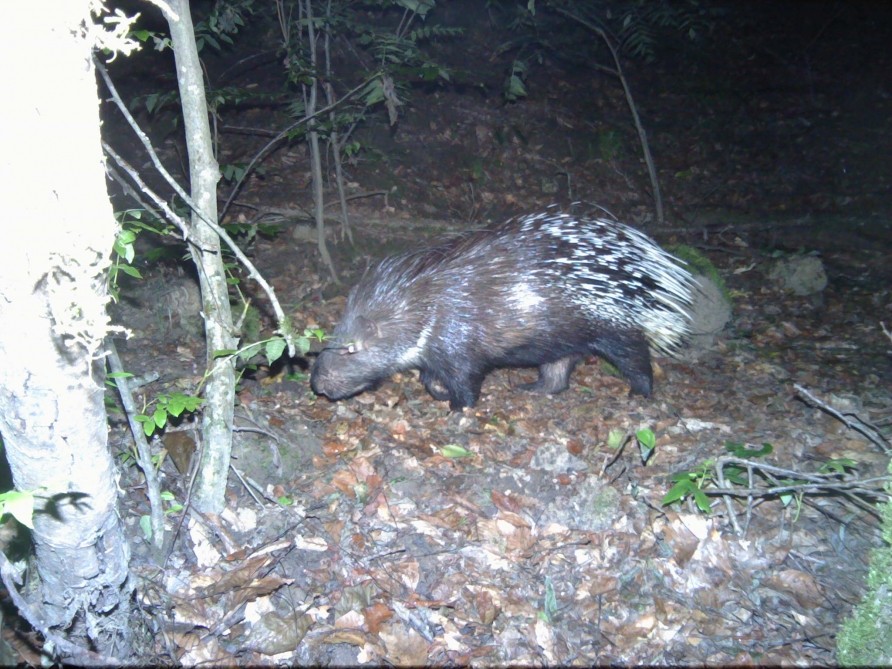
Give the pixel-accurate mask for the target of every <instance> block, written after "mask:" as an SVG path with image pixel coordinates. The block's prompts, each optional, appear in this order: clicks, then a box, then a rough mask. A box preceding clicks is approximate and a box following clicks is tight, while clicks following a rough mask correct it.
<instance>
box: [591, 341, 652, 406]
mask: <svg viewBox="0 0 892 669" xmlns="http://www.w3.org/2000/svg"><path fill="white" fill-rule="evenodd" d="M591 350H592V352H593V353H595V354H597V355H599V356H601V357H602V358H604V359H605V360H607V362H609V363H611V364H612V365H614V366H615V367H616V368H617V369H618V370H619V371H620V373H621V374H622V375H623V376H624V377H625V378H626V380H627V381H628V382H629V385H630V389H629V395H643V396H644V397H650V395H651V393H652V392H653V385H654V376H653V368H652V367H651V364H650V346H649V345H648V343H647V339H645V337H644V335H643V334H642V333H641V332H636V331H623V330H618V331H614V332H608V333H602V335H601V336H600V337H598V339H597V340H596V341H594V342H592V344H591Z"/></svg>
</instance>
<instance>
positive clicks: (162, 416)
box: [152, 407, 176, 427]
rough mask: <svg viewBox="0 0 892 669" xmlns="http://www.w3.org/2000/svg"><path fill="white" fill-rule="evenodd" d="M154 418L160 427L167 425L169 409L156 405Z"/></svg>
mask: <svg viewBox="0 0 892 669" xmlns="http://www.w3.org/2000/svg"><path fill="white" fill-rule="evenodd" d="M174 416H176V414H174ZM152 420H153V421H155V425H157V426H158V427H164V426H165V425H167V411H165V410H164V409H163V408H162V407H156V408H155V413H153V414H152Z"/></svg>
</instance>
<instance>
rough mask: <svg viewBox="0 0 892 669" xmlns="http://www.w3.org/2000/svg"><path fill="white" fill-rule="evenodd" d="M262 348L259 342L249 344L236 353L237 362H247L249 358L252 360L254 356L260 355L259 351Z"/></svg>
mask: <svg viewBox="0 0 892 669" xmlns="http://www.w3.org/2000/svg"><path fill="white" fill-rule="evenodd" d="M262 347H263V344H262V343H260V342H256V343H254V344H249V345H248V346H245V347H244V348H243V349H241V350H240V351H239V352H238V357H239V360H241V361H242V362H248V361H249V360H250V359H251V358H253V357H254V356H255V355H257V354H258V353H260V349H261V348H262Z"/></svg>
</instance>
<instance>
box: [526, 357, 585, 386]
mask: <svg viewBox="0 0 892 669" xmlns="http://www.w3.org/2000/svg"><path fill="white" fill-rule="evenodd" d="M580 360H582V356H581V355H568V356H566V357H564V358H561V359H560V360H555V361H554V362H546V363H545V364H543V365H539V378H538V379H537V380H535V381H533V382H532V383H521V384H519V385H518V386H517V387H518V388H520V389H521V390H530V391H533V392H537V393H548V394H549V395H556V394H557V393H560V392H563V391H565V390H566V389H567V386H569V385H570V374H572V373H573V369H574V368H575V367H576V365H577V364H578V363H579V361H580Z"/></svg>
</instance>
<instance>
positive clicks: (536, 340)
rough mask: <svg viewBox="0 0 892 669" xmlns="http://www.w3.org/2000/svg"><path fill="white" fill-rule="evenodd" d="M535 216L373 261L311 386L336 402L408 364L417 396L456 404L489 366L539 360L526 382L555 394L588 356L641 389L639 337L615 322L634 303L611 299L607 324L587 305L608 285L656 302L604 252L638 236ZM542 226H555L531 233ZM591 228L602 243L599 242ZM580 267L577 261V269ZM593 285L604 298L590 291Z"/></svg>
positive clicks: (644, 367)
mask: <svg viewBox="0 0 892 669" xmlns="http://www.w3.org/2000/svg"><path fill="white" fill-rule="evenodd" d="M539 217H540V218H541V221H540V218H536V217H526V218H524V219H512V220H510V221H508V222H506V223H503V224H501V225H498V226H495V227H492V228H488V229H485V230H481V231H478V232H475V233H471V234H467V235H464V236H462V237H459V238H457V239H453V240H450V241H447V242H445V243H443V244H441V245H439V246H436V247H434V248H431V249H428V250H425V251H420V252H416V253H410V254H404V255H401V256H395V257H392V258H388V259H385V260H384V261H382V262H381V263H380V264H379V265H378V266H377V267H375V268H374V269H373V270H372V271H371V272H370V273H369V274H368V275H367V276H365V277H364V278H363V279H362V280H361V281H360V282H359V283H358V284H357V285H356V286H355V287H354V288H353V290H352V291H351V292H350V296H349V298H348V300H347V308H346V310H345V313H344V316H343V318H342V320H341V322H340V323H339V325H338V326H337V328H335V331H334V337H333V341H332V343H331V345H330V346H329V347H328V348H326V349H325V350H324V351H322V352H321V353H320V354H319V357H318V358H317V360H316V364H315V365H314V366H313V371H312V375H311V385H312V388H313V391H314V392H316V393H317V394H320V395H325V396H327V397H329V398H330V399H332V400H338V399H342V398H345V397H350V396H352V395H356V394H358V393H360V392H362V391H364V390H368V389H370V388H373V387H374V386H376V385H377V384H378V383H380V382H381V381H383V380H384V379H387V378H388V377H390V376H391V375H392V374H394V373H396V372H399V371H405V370H408V369H418V370H420V371H421V380H422V382H423V383H424V385H425V387H426V388H427V390H428V392H430V394H431V395H432V396H433V397H434V398H436V399H439V400H446V399H448V400H449V406H450V408H451V409H453V410H459V409H461V408H463V407H467V406H473V405H474V404H475V403H476V402H477V399H478V398H479V396H480V387H481V384H482V383H483V379H484V377H485V376H486V375H487V373H489V372H490V371H491V370H493V369H496V368H501V367H539V379H538V381H536V382H535V383H532V384H528V386H527V388H528V389H531V390H537V391H540V392H546V393H558V392H561V391H562V390H564V389H566V388H567V385H568V383H569V378H570V374H571V373H572V371H573V369H574V367H575V366H576V364H577V363H578V362H579V361H580V360H581V359H582V358H583V357H585V356H587V355H589V354H592V353H594V354H596V355H599V356H602V357H604V358H606V359H607V360H609V361H610V362H611V363H613V364H614V365H615V366H616V367H617V368H618V369H619V370H620V372H621V373H622V374H623V375H624V376H625V377H626V378H627V379H628V380H629V383H630V385H631V392H632V393H635V394H640V395H645V396H648V395H650V394H651V391H652V389H653V375H652V371H651V362H650V352H649V345H648V337H647V336H646V334H647V333H645V332H644V331H643V330H642V328H641V327H640V326H638V325H637V322H636V321H635V319H634V318H633V317H632V316H629V317H628V318H626V317H625V312H626V311H634V310H635V309H634V308H631V307H629V308H627V307H626V306H625V304H623V305H622V309H619V311H620V312H621V313H622V315H623V317H622V319H618V318H617V317H616V316H613V317H611V318H610V319H609V320H608V319H607V318H602V317H600V316H599V315H598V311H599V310H598V309H597V307H598V306H599V305H603V304H607V305H608V306H610V307H615V306H616V300H614V298H613V297H612V296H613V292H610V291H614V292H615V291H616V290H617V288H616V286H617V282H620V283H622V282H623V280H625V281H626V283H625V284H623V285H621V286H620V289H619V294H620V295H621V297H622V298H623V301H624V302H626V301H628V302H630V303H631V304H633V305H634V307H636V308H638V310H639V311H642V312H643V311H647V310H648V309H650V310H652V311H653V310H655V309H659V308H663V307H661V306H659V305H657V304H656V301H655V300H653V299H651V298H652V292H653V290H654V287H653V286H654V280H653V278H652V277H651V276H643V277H639V278H638V279H637V280H635V281H632V280H631V277H629V276H627V275H626V274H624V272H625V271H626V270H625V269H624V267H623V263H618V262H616V259H615V258H614V255H616V256H618V257H619V259H620V260H623V261H625V260H628V258H627V257H626V256H629V258H632V257H633V256H634V255H635V253H637V252H638V251H639V249H640V247H641V246H642V242H641V241H640V239H638V238H636V239H635V240H633V241H634V243H633V241H626V232H627V229H626V228H625V227H624V226H621V225H620V224H618V223H615V222H611V221H604V220H600V219H598V220H592V221H585V220H583V221H580V220H578V219H573V218H570V217H563V218H562V217H560V216H555V215H548V214H541V215H539ZM564 218H566V235H564V228H563V227H562V226H564ZM542 222H545V223H548V224H549V225H551V226H552V228H556V229H557V232H555V230H554V229H552V230H550V231H549V232H547V233H546V232H543V231H542V230H541V227H542V225H543V224H544V223H542ZM601 233H605V234H606V235H607V236H608V237H609V239H608V240H607V241H603V240H602V237H600V236H598V235H600V234H601ZM580 234H584V235H585V237H584V238H583V240H582V242H580V241H579V235H580ZM617 236H618V238H619V240H620V241H617ZM644 239H646V238H644ZM647 241H648V242H649V240H647ZM649 243H651V244H652V242H649ZM636 244H637V246H636ZM605 245H607V246H608V247H609V251H610V253H605V251H604V248H603V247H604V246H605ZM623 245H625V246H627V247H628V248H625V247H624V246H623ZM617 246H619V248H618V249H617V248H616V247H617ZM648 250H649V248H648ZM614 252H616V253H614ZM660 253H663V252H662V251H660ZM611 254H613V255H611ZM605 256H608V258H607V259H606V260H605ZM667 257H668V256H667ZM555 258H557V259H559V260H561V262H560V263H556V262H554V261H555ZM647 262H649V263H650V265H645V268H650V269H653V270H654V273H659V272H660V271H662V265H661V264H659V263H655V261H653V260H648V261H647ZM660 262H662V261H660ZM580 263H586V268H587V270H588V271H587V273H586V274H585V275H583V274H582V273H580V272H579V268H578V265H579V264H580ZM651 265H655V266H654V267H651ZM673 271H675V272H678V271H680V270H678V268H677V267H675V268H674V270H673ZM583 276H584V278H585V281H586V284H585V286H584V291H583V292H582V295H583V297H582V298H580V297H579V292H578V291H577V293H573V295H574V297H572V298H571V297H569V296H568V295H569V294H570V293H569V292H568V282H569V283H572V282H574V281H577V279H579V280H581V278H583ZM577 288H578V286H577ZM602 289H603V290H602ZM598 290H602V292H604V291H607V292H608V293H609V294H608V296H607V297H605V296H604V295H596V293H597V291H598ZM587 291H591V292H587ZM589 294H590V295H592V299H588V298H587V297H586V296H587V295H589ZM595 297H597V298H598V300H601V301H600V302H598V300H596V299H595ZM580 299H582V300H583V303H582V304H581V303H580ZM608 299H609V300H613V301H612V302H605V300H608ZM613 311H617V310H616V309H614V310H613ZM664 347H666V348H668V346H664Z"/></svg>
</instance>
